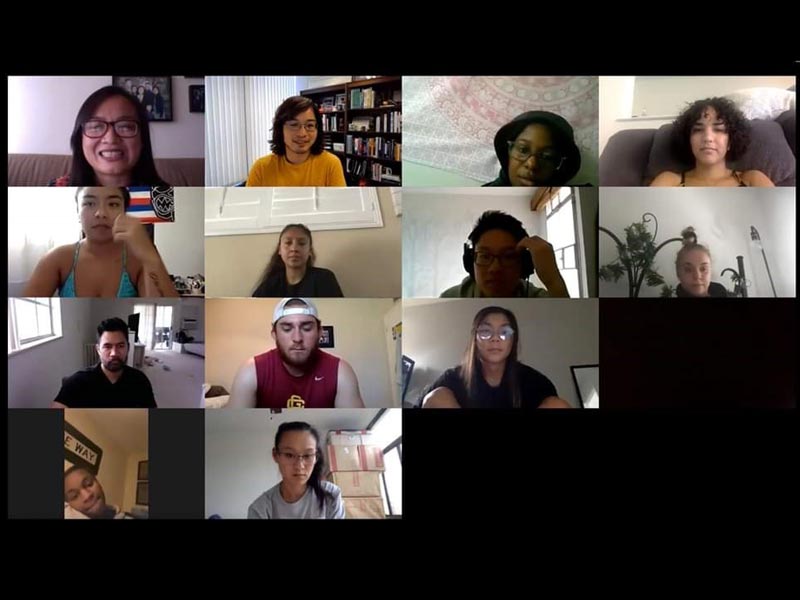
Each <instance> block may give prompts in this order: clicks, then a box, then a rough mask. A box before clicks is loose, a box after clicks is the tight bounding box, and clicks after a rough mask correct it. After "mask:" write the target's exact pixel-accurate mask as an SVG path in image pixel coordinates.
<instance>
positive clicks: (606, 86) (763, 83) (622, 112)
mask: <svg viewBox="0 0 800 600" xmlns="http://www.w3.org/2000/svg"><path fill="white" fill-rule="evenodd" d="M794 82H795V78H794V77H697V76H696V77H630V76H628V77H600V154H601V155H602V154H603V149H604V148H605V147H606V143H607V142H608V139H609V138H610V137H611V136H612V135H614V134H615V133H616V132H618V131H622V130H627V129H658V128H659V127H661V126H662V125H665V124H667V123H671V122H672V121H674V120H675V117H676V116H677V115H678V113H680V112H681V111H682V110H683V109H684V108H685V107H686V103H687V102H694V101H695V100H701V99H702V98H709V97H712V96H723V95H725V94H729V93H731V92H733V91H736V90H741V89H746V88H750V87H778V88H781V89H786V88H788V87H789V86H791V85H793V84H794ZM643 109H645V110H646V112H647V116H643V115H642V110H643ZM634 115H636V117H635V118H634Z"/></svg>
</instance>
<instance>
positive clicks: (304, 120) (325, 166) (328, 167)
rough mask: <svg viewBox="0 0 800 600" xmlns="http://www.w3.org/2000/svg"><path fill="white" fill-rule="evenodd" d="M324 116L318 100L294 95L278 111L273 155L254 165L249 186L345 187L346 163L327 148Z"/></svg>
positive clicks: (271, 147)
mask: <svg viewBox="0 0 800 600" xmlns="http://www.w3.org/2000/svg"><path fill="white" fill-rule="evenodd" d="M321 131H322V115H320V113H319V109H318V108H317V105H316V104H314V101H313V100H311V99H310V98H306V97H305V96H292V97H291V98H289V99H287V100H285V101H284V102H283V104H281V105H280V106H279V107H278V110H276V111H275V118H274V119H273V121H272V140H270V149H271V150H272V154H268V155H267V156H262V157H261V158H259V159H258V160H257V161H256V162H255V163H254V164H253V166H252V167H251V168H250V174H249V175H248V176H247V185H248V186H299V187H303V186H320V187H325V186H328V187H334V186H340V187H341V186H345V185H347V184H346V183H345V179H344V169H343V168H342V162H341V161H340V160H339V159H338V158H337V157H336V155H334V154H332V153H330V152H328V151H327V150H324V149H323V138H322V134H321Z"/></svg>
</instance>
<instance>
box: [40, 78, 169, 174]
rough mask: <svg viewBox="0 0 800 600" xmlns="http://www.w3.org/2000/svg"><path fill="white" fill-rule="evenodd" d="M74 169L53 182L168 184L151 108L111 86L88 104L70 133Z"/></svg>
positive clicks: (104, 88) (89, 98) (83, 108)
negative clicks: (156, 155)
mask: <svg viewBox="0 0 800 600" xmlns="http://www.w3.org/2000/svg"><path fill="white" fill-rule="evenodd" d="M70 146H71V147H72V167H71V170H70V173H69V175H63V176H62V177H58V178H57V179H54V180H53V181H51V182H49V184H48V185H55V186H76V185H77V186H86V185H91V186H111V187H129V186H168V185H169V184H168V183H167V182H165V181H164V180H163V179H161V177H160V176H159V175H158V172H157V171H156V165H155V160H154V159H153V149H152V148H151V146H150V129H149V126H148V123H147V111H146V110H145V108H144V106H142V104H141V103H139V102H138V101H137V99H136V96H134V95H133V94H131V93H130V92H128V91H126V90H124V89H123V88H120V87H115V86H111V85H109V86H106V87H103V88H100V89H99V90H97V91H96V92H94V93H92V94H91V95H90V96H89V97H88V98H87V99H86V100H85V101H84V103H83V105H82V106H81V108H80V110H79V111H78V116H77V117H76V118H75V125H74V126H73V128H72V135H71V137H70Z"/></svg>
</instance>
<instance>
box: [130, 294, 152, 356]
mask: <svg viewBox="0 0 800 600" xmlns="http://www.w3.org/2000/svg"><path fill="white" fill-rule="evenodd" d="M133 312H135V313H139V314H140V315H141V317H140V320H139V341H140V342H141V343H142V344H144V345H145V348H147V349H152V348H153V332H154V331H155V318H156V316H155V315H156V307H155V304H135V305H134V307H133Z"/></svg>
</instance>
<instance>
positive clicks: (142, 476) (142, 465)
mask: <svg viewBox="0 0 800 600" xmlns="http://www.w3.org/2000/svg"><path fill="white" fill-rule="evenodd" d="M136 479H137V480H139V481H147V480H148V479H149V477H148V476H147V461H146V460H141V461H139V472H138V474H137V476H136Z"/></svg>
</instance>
